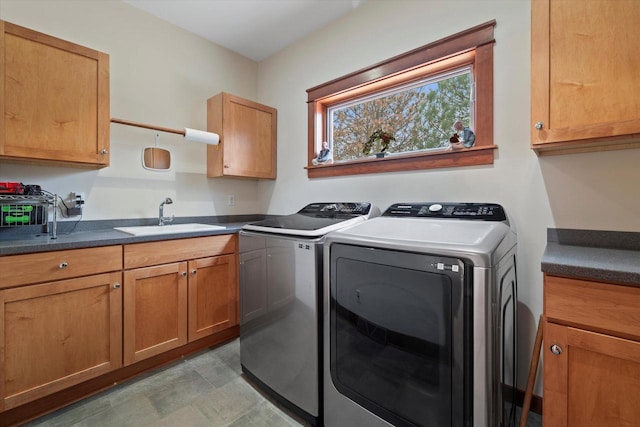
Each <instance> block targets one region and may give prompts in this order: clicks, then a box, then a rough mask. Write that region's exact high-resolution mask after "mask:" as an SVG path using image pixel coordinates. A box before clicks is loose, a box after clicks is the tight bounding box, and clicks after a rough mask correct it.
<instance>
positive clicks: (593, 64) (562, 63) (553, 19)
mask: <svg viewBox="0 0 640 427" xmlns="http://www.w3.org/2000/svg"><path fill="white" fill-rule="evenodd" d="M639 21H640V2H638V1H637V0H619V1H607V0H592V1H584V0H534V1H532V2H531V147H532V148H533V149H534V150H536V152H538V154H540V153H546V152H549V153H557V154H561V153H565V152H580V151H595V150H614V149H622V148H633V147H640V97H638V94H637V93H636V92H637V90H636V89H637V88H638V87H640V72H638V70H640V54H638V49H637V44H638V40H639V39H640V30H639V29H638V28H639V27H638V22H639Z"/></svg>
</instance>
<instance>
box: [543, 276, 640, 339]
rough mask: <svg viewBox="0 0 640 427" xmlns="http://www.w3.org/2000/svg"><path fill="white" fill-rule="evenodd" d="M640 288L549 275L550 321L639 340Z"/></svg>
mask: <svg viewBox="0 0 640 427" xmlns="http://www.w3.org/2000/svg"><path fill="white" fill-rule="evenodd" d="M638 307H640V288H636V287H632V286H620V285H610V284H605V283H598V282H590V281H586V280H578V279H569V278H564V277H556V276H546V275H545V281H544V312H545V315H546V316H547V319H549V320H551V321H555V322H557V323H563V324H567V325H572V326H582V327H586V328H587V329H591V330H594V331H601V332H606V333H611V334H613V335H618V336H623V337H628V338H632V339H638V338H640V310H638Z"/></svg>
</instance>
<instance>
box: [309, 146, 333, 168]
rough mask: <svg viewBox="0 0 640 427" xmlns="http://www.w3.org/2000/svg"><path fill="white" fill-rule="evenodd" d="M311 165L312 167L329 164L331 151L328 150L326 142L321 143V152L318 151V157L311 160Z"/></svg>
mask: <svg viewBox="0 0 640 427" xmlns="http://www.w3.org/2000/svg"><path fill="white" fill-rule="evenodd" d="M311 163H312V164H313V165H318V164H322V163H331V149H330V148H329V143H328V142H327V141H324V142H323V143H322V150H320V151H319V152H318V155H317V156H316V157H315V158H313V160H311Z"/></svg>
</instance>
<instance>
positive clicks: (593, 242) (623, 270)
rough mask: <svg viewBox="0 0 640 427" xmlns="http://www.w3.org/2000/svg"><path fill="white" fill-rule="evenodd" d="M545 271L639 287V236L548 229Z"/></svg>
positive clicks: (544, 257)
mask: <svg viewBox="0 0 640 427" xmlns="http://www.w3.org/2000/svg"><path fill="white" fill-rule="evenodd" d="M542 271H543V272H544V273H547V274H551V275H555V276H564V277H572V278H577V279H585V280H593V281H598V282H607V283H616V284H621V285H628V286H638V287H640V233H633V232H618V231H595V230H571V229H549V230H548V231H547V247H546V249H545V251H544V255H543V256H542Z"/></svg>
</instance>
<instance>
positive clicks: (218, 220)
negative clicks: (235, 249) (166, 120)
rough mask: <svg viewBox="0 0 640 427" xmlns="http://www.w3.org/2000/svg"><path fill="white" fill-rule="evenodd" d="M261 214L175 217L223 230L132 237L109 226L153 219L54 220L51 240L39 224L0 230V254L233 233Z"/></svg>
mask: <svg viewBox="0 0 640 427" xmlns="http://www.w3.org/2000/svg"><path fill="white" fill-rule="evenodd" d="M264 217H265V216H264V215H238V216H226V217H189V218H176V219H175V221H174V222H173V223H175V224H186V223H200V224H213V225H221V226H224V227H226V228H225V229H224V230H213V231H198V232H193V233H175V234H173V233H172V234H162V235H153V236H132V235H130V234H127V233H124V232H122V231H117V230H114V229H113V227H128V226H138V225H155V221H157V219H156V220H154V219H141V220H103V221H81V222H79V223H77V224H76V222H75V221H64V222H58V230H57V235H58V237H57V238H56V239H52V238H51V233H46V232H44V231H43V227H38V226H28V227H27V226H25V227H14V228H12V229H5V230H3V229H0V256H3V255H15V254H24V253H34V252H46V251H57V250H63V249H80V248H91V247H96V246H108V245H123V244H127V243H140V242H153V241H159V240H170V239H184V238H189V237H202V236H215V235H220V234H229V233H237V232H238V231H240V229H241V228H242V226H243V225H245V224H247V223H249V222H254V221H258V220H260V219H263V218H264ZM167 227H171V225H167ZM18 228H19V229H18Z"/></svg>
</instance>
